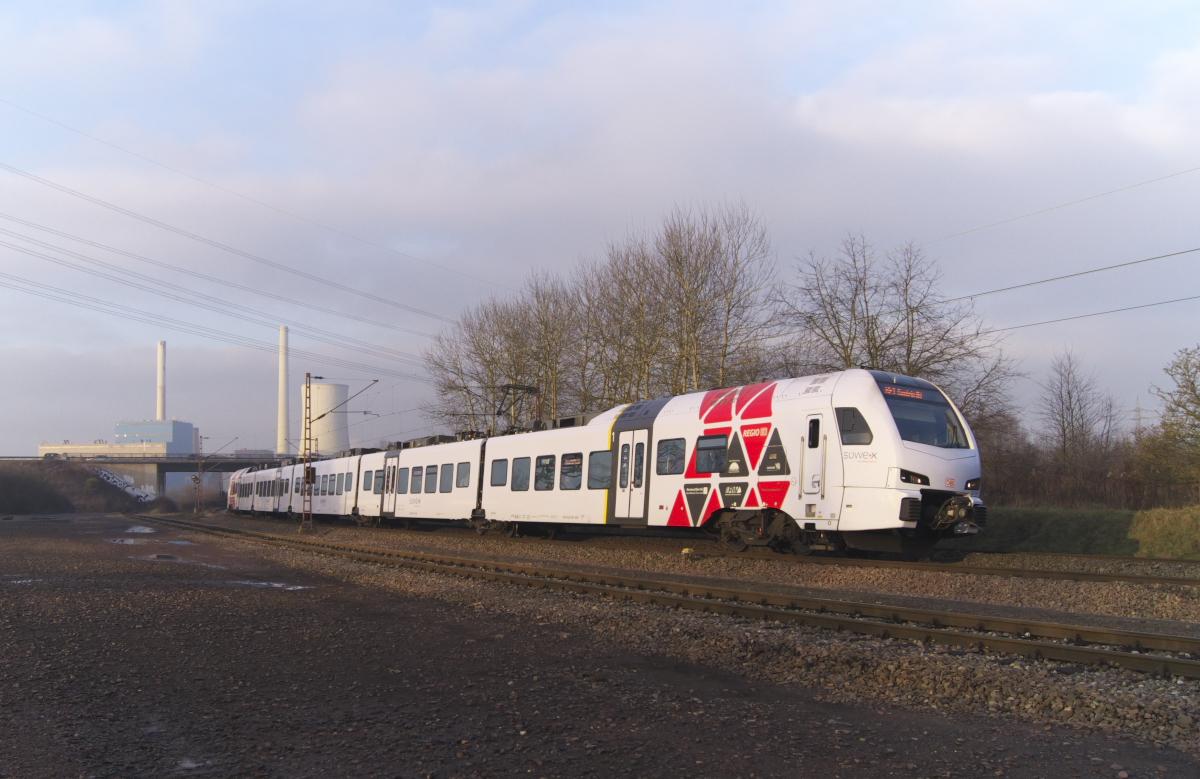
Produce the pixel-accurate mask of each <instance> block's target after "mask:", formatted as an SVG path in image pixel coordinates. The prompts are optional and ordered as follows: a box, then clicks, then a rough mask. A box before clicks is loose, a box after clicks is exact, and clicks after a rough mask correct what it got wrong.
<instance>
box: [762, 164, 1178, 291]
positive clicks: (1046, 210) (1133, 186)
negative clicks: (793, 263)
mask: <svg viewBox="0 0 1200 779" xmlns="http://www.w3.org/2000/svg"><path fill="white" fill-rule="evenodd" d="M1196 171H1200V166H1198V167H1194V168H1188V169H1186V170H1181V171H1177V172H1175V173H1168V174H1167V175H1165V176H1158V177H1156V178H1152V179H1147V180H1146V181H1139V182H1137V183H1136V184H1129V185H1127V186H1124V187H1118V188H1116V189H1110V190H1108V191H1107V192H1099V193H1097V194H1095V195H1088V196H1087V197H1081V198H1077V199H1076V200H1071V201H1069V202H1066V203H1059V204H1058V205H1055V206H1049V207H1047V208H1041V209H1038V210H1037V211H1030V212H1029V213H1027V214H1021V215H1020V216H1014V217H1010V218H1008V219H1001V220H1000V221H999V222H992V223H991V224H985V225H980V226H979V227H972V228H970V229H969V230H960V231H959V232H957V233H951V234H950V235H943V236H942V237H941V238H933V239H931V240H928V241H922V242H921V243H915V244H913V245H912V247H913V248H914V249H920V248H922V247H925V246H931V245H932V244H935V243H941V242H942V241H948V240H950V239H951V238H959V237H961V236H964V235H970V234H971V233H977V232H979V231H980V230H990V229H991V228H993V227H999V226H1000V225H1006V224H1010V223H1012V222H1018V221H1020V220H1022V219H1028V218H1029V217H1032V216H1038V215H1039V214H1047V213H1049V212H1051V211H1057V210H1059V209H1060V208H1067V207H1069V206H1075V205H1079V204H1080V203H1086V202H1088V201H1089V200H1097V199H1099V198H1102V197H1108V196H1109V195H1115V194H1117V193H1119V192H1128V191H1129V190H1131V189H1137V188H1138V187H1144V186H1147V185H1148V184H1156V183H1158V182H1160V181H1166V180H1167V179H1173V178H1175V177H1176V176H1183V175H1186V174H1188V173H1195V172H1196ZM888 254H889V252H880V253H878V254H872V255H871V256H870V257H867V258H866V260H868V261H869V260H877V259H879V258H880V257H886V256H887V255H888ZM801 278H804V277H803V276H792V277H791V278H788V279H783V280H782V281H776V282H773V283H771V284H769V285H768V287H775V286H780V285H783V284H787V283H789V282H792V281H795V280H796V279H801Z"/></svg>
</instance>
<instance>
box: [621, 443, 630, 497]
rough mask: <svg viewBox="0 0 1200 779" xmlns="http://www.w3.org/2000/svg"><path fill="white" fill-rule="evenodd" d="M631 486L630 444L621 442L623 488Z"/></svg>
mask: <svg viewBox="0 0 1200 779" xmlns="http://www.w3.org/2000/svg"><path fill="white" fill-rule="evenodd" d="M628 486H629V444H621V489H625V488H626V487H628Z"/></svg>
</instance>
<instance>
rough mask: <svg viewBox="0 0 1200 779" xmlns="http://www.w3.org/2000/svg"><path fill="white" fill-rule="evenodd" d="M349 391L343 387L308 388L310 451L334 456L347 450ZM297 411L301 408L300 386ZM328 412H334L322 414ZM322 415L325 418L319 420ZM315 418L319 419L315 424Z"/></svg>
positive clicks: (319, 386)
mask: <svg viewBox="0 0 1200 779" xmlns="http://www.w3.org/2000/svg"><path fill="white" fill-rule="evenodd" d="M349 395H350V388H349V387H347V386H346V385H345V384H318V383H317V382H315V381H314V382H313V384H312V418H313V420H315V421H314V422H313V425H312V437H313V449H314V450H315V451H316V452H319V453H320V454H334V453H336V452H341V451H343V450H345V449H349V448H350V431H349V430H348V429H347V428H346V426H347V425H349V424H350V421H349V419H350V418H349V415H348V414H347V413H346V411H347V410H348V409H347V408H346V398H347V397H349ZM300 407H301V408H304V385H301V386H300ZM330 409H337V410H336V411H332V412H331V413H326V412H328V411H330ZM322 414H324V415H325V416H323V417H321V415H322ZM317 417H321V419H320V420H317Z"/></svg>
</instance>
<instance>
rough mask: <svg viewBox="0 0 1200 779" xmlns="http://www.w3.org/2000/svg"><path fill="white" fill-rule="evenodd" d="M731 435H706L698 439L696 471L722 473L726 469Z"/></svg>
mask: <svg viewBox="0 0 1200 779" xmlns="http://www.w3.org/2000/svg"><path fill="white" fill-rule="evenodd" d="M728 446H729V437H728V436H724V435H706V436H701V437H700V438H697V439H696V473H720V472H721V471H723V470H725V464H726V453H727V448H728Z"/></svg>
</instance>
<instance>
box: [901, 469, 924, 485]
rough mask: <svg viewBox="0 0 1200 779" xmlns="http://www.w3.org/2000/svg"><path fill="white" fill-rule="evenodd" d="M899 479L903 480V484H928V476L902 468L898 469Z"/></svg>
mask: <svg viewBox="0 0 1200 779" xmlns="http://www.w3.org/2000/svg"><path fill="white" fill-rule="evenodd" d="M900 481H902V482H904V483H905V484H923V485H924V486H926V487H928V486H929V477H928V476H924V475H922V474H919V473H913V472H912V471H906V470H904V469H903V468H901V469H900Z"/></svg>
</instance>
